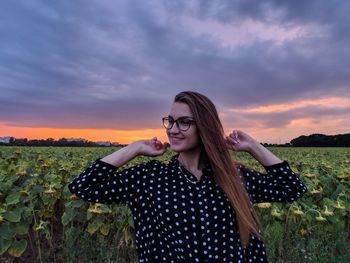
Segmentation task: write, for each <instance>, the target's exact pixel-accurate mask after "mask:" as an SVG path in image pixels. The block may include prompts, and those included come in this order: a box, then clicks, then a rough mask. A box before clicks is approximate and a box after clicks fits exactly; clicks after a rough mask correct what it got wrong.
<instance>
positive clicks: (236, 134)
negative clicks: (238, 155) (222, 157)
mask: <svg viewBox="0 0 350 263" xmlns="http://www.w3.org/2000/svg"><path fill="white" fill-rule="evenodd" d="M225 141H226V145H227V147H228V148H229V149H230V150H233V151H237V152H239V151H244V152H251V150H252V149H253V148H254V146H256V145H257V144H260V143H259V142H258V141H257V140H255V139H254V138H253V137H251V136H249V135H248V134H247V133H245V132H243V131H240V130H233V131H232V132H231V133H230V134H229V136H226V138H225Z"/></svg>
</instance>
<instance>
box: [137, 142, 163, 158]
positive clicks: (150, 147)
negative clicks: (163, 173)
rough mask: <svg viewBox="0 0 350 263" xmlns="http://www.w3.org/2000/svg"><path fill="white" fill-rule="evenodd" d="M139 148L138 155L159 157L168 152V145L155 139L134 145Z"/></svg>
mask: <svg viewBox="0 0 350 263" xmlns="http://www.w3.org/2000/svg"><path fill="white" fill-rule="evenodd" d="M133 144H134V146H135V147H137V153H138V155H145V156H153V157H154V156H158V155H163V154H164V153H165V152H166V150H167V144H166V143H164V144H163V143H162V142H161V141H159V140H157V137H153V139H151V140H139V141H136V142H134V143H133Z"/></svg>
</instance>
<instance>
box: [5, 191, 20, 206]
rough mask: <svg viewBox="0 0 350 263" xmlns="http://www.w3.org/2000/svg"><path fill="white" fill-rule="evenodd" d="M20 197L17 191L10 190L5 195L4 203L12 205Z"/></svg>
mask: <svg viewBox="0 0 350 263" xmlns="http://www.w3.org/2000/svg"><path fill="white" fill-rule="evenodd" d="M20 197H21V195H20V193H19V192H12V193H10V194H9V195H8V196H7V197H6V203H7V204H8V205H14V204H17V203H18V202H19V198H20Z"/></svg>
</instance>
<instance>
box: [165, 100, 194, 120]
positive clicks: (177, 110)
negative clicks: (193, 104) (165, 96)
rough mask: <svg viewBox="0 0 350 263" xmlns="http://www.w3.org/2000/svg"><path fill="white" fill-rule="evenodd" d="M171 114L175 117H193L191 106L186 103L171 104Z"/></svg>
mask: <svg viewBox="0 0 350 263" xmlns="http://www.w3.org/2000/svg"><path fill="white" fill-rule="evenodd" d="M169 116H171V117H173V118H179V117H193V115H192V111H191V109H190V107H189V106H188V105H187V104H186V103H181V102H174V103H173V105H172V106H171V109H170V113H169Z"/></svg>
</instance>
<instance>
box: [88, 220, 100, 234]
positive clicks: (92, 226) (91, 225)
mask: <svg viewBox="0 0 350 263" xmlns="http://www.w3.org/2000/svg"><path fill="white" fill-rule="evenodd" d="M98 228H99V226H98V225H97V224H96V223H94V222H90V223H89V225H88V227H87V231H88V232H89V233H90V234H91V235H92V234H93V233H95V232H96V231H97V230H98Z"/></svg>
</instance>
